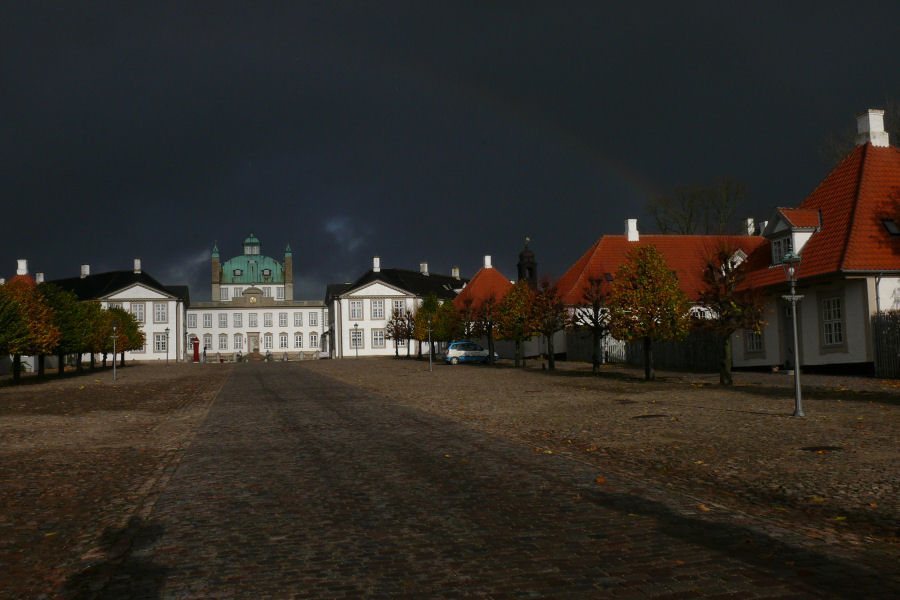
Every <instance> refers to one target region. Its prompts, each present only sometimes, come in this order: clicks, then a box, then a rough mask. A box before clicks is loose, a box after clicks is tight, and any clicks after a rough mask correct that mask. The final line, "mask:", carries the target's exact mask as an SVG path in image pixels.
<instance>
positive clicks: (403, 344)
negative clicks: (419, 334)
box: [394, 338, 406, 348]
mask: <svg viewBox="0 0 900 600" xmlns="http://www.w3.org/2000/svg"><path fill="white" fill-rule="evenodd" d="M394 343H395V344H397V347H398V348H406V340H404V339H403V338H400V339H399V340H398V339H395V340H394Z"/></svg>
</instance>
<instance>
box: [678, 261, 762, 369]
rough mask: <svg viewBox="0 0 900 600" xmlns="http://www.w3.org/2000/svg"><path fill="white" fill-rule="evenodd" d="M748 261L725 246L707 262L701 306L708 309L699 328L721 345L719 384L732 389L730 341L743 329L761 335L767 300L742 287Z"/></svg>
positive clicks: (751, 289)
mask: <svg viewBox="0 0 900 600" xmlns="http://www.w3.org/2000/svg"><path fill="white" fill-rule="evenodd" d="M746 275H747V261H746V260H739V259H737V248H733V247H727V246H722V247H720V248H719V249H718V250H716V251H715V253H714V254H713V256H711V257H710V258H709V259H707V262H706V266H705V268H704V270H703V284H704V288H703V290H702V291H701V292H700V298H699V301H700V304H701V305H702V306H703V307H704V308H705V309H706V310H705V311H704V313H705V314H703V315H699V316H698V317H697V319H696V325H697V326H698V327H699V328H702V329H705V330H707V331H710V332H712V333H714V334H715V335H716V336H718V337H719V339H720V340H721V344H722V355H721V362H720V365H719V383H720V384H722V385H732V384H733V383H734V379H733V378H732V375H731V337H732V334H734V333H735V332H736V331H738V330H740V329H747V330H750V331H755V332H757V333H759V332H760V329H761V327H762V325H763V314H764V311H765V309H766V305H767V304H768V299H767V297H766V296H765V294H763V293H762V291H761V290H758V289H756V288H753V287H748V286H745V285H743V283H744V282H745V280H746Z"/></svg>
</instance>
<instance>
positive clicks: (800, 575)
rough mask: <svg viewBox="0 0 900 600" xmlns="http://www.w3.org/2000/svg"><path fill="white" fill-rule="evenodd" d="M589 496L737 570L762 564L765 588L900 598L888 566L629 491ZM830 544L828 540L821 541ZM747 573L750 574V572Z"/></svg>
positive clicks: (899, 585) (826, 595)
mask: <svg viewBox="0 0 900 600" xmlns="http://www.w3.org/2000/svg"><path fill="white" fill-rule="evenodd" d="M583 492H584V497H585V498H586V499H589V500H590V501H592V502H594V503H596V504H598V505H600V506H603V507H604V508H608V509H611V510H615V511H617V512H621V513H623V516H625V515H628V516H631V517H635V516H637V517H650V518H652V519H654V520H655V521H656V527H658V529H659V531H660V533H662V534H665V535H668V536H671V537H673V538H676V539H681V540H684V541H686V542H689V543H691V544H696V545H699V546H703V547H706V548H709V549H710V550H713V551H714V552H717V553H720V554H721V555H723V556H727V557H730V558H731V559H733V560H734V561H737V562H736V564H735V569H736V570H739V569H741V566H740V564H737V563H744V564H746V565H753V566H754V567H756V568H758V569H759V571H757V572H756V575H755V576H758V578H759V585H760V587H761V588H763V587H764V586H766V585H767V582H768V583H771V582H775V581H778V582H789V583H791V584H793V585H797V586H798V587H801V588H803V589H806V590H815V592H814V593H815V595H816V597H820V598H900V582H898V581H897V580H896V578H895V577H894V575H893V574H894V573H895V570H893V567H892V566H890V565H884V566H883V569H879V570H881V571H882V572H878V571H876V570H873V568H870V567H866V566H862V565H858V564H854V563H852V562H844V561H841V560H840V559H837V558H835V557H830V556H826V555H824V554H821V553H818V552H815V551H813V550H810V549H807V548H803V547H799V546H796V545H792V544H790V543H788V542H784V541H782V540H779V539H777V538H775V537H772V536H770V535H767V534H765V533H763V532H761V531H758V530H752V529H748V528H747V527H743V526H741V525H739V524H736V523H725V522H721V521H711V520H709V519H708V518H694V517H690V516H686V515H683V514H680V513H678V512H675V511H674V510H672V509H671V508H670V507H669V506H666V505H665V504H662V503H660V502H656V501H653V500H649V499H647V498H643V497H641V496H637V495H633V494H628V493H608V492H603V491H598V490H594V489H584V490H583ZM821 543H823V544H824V543H825V542H821ZM743 573H744V574H745V575H746V574H747V571H746V570H744V571H743Z"/></svg>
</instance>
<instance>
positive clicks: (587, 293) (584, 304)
mask: <svg viewBox="0 0 900 600" xmlns="http://www.w3.org/2000/svg"><path fill="white" fill-rule="evenodd" d="M603 284H604V280H603V279H601V278H600V277H591V278H589V279H588V284H587V286H586V287H585V288H584V292H583V294H582V296H581V302H579V303H578V304H577V305H576V306H575V308H574V309H573V310H572V313H571V315H570V317H569V327H570V328H571V329H573V330H575V331H589V332H590V333H591V342H592V343H591V365H592V370H593V373H594V375H597V374H599V373H600V362H601V361H600V342H601V341H602V340H603V337H604V336H605V335H606V334H607V333H609V317H608V314H607V310H606V293H605V292H604V290H603Z"/></svg>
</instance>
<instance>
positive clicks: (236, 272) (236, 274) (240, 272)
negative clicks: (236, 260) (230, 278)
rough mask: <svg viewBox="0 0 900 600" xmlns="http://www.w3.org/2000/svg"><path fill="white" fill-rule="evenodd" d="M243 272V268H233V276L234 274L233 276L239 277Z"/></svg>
mask: <svg viewBox="0 0 900 600" xmlns="http://www.w3.org/2000/svg"><path fill="white" fill-rule="evenodd" d="M243 274H244V270H243V269H235V270H234V276H235V277H240V276H241V275H243Z"/></svg>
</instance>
